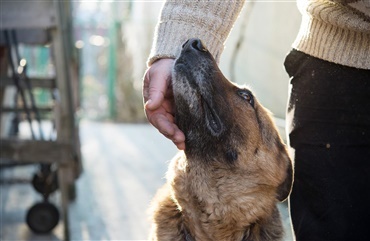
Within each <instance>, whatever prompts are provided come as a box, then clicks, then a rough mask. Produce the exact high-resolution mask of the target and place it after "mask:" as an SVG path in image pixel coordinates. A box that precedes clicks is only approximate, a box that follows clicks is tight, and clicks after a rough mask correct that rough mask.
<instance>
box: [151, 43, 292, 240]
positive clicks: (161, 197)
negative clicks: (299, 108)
mask: <svg viewBox="0 0 370 241" xmlns="http://www.w3.org/2000/svg"><path fill="white" fill-rule="evenodd" d="M173 91H174V97H175V102H176V122H177V124H178V126H179V127H180V129H181V130H182V131H184V133H185V136H186V150H185V151H184V152H180V153H179V154H178V155H177V156H176V157H175V158H174V159H173V160H172V161H171V164H170V166H169V169H168V173H167V183H166V184H165V186H164V187H163V188H162V189H161V190H159V191H158V193H157V195H156V197H155V199H154V200H153V224H152V230H151V235H150V240H161V241H190V240H194V241H241V240H244V241H247V240H253V241H267V240H271V241H272V240H281V239H282V236H283V228H282V223H281V220H280V214H279V212H278V209H277V206H276V204H277V202H279V201H282V200H284V199H286V198H287V197H288V195H289V193H290V189H291V185H292V176H293V173H292V165H291V161H290V159H289V156H288V154H287V151H286V148H285V146H284V145H283V143H282V141H281V139H280V137H279V135H278V133H277V131H276V127H275V126H274V124H273V121H272V119H271V116H270V114H269V112H268V111H267V110H266V109H265V108H264V107H262V106H261V105H260V104H259V103H258V101H257V100H256V99H255V98H254V97H253V95H252V93H251V92H250V91H249V90H248V89H246V88H242V87H239V86H236V85H235V84H233V83H231V82H230V81H228V80H227V79H226V78H225V77H224V76H223V75H222V73H221V71H220V70H219V69H218V67H217V65H216V62H215V61H214V59H213V57H212V56H211V54H210V53H209V52H208V51H207V50H206V49H205V48H204V46H203V45H202V43H201V42H200V41H199V40H197V39H191V40H189V41H188V42H187V43H185V44H184V46H183V50H182V53H181V55H180V57H179V58H178V59H177V60H176V63H175V67H174V73H173ZM245 94H246V95H245ZM248 96H249V97H248ZM243 97H245V98H243Z"/></svg>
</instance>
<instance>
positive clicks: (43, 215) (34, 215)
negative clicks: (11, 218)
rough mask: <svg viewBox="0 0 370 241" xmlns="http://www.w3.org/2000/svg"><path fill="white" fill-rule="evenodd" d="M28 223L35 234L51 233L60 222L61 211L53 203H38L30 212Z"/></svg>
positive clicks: (28, 213)
mask: <svg viewBox="0 0 370 241" xmlns="http://www.w3.org/2000/svg"><path fill="white" fill-rule="evenodd" d="M26 222H27V225H28V226H29V227H30V229H31V230H32V231H33V232H35V233H40V234H45V233H49V232H50V231H51V230H53V228H55V226H57V224H58V222H59V211H58V209H57V208H56V207H55V206H54V205H53V204H51V203H48V202H42V203H36V204H35V205H33V206H32V207H31V208H30V210H28V212H27V217H26Z"/></svg>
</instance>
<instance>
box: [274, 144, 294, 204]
mask: <svg viewBox="0 0 370 241" xmlns="http://www.w3.org/2000/svg"><path fill="white" fill-rule="evenodd" d="M281 145H283V144H281ZM282 149H283V151H282V153H280V158H281V159H280V160H279V161H281V162H282V163H285V164H286V170H285V172H286V177H285V180H284V181H283V182H282V183H281V184H280V185H279V186H278V188H277V192H276V195H277V196H276V198H277V199H278V200H279V201H280V202H283V201H285V200H286V199H287V198H288V197H289V195H290V192H291V191H292V187H293V176H294V175H293V166H292V161H291V160H290V158H289V155H288V153H287V151H286V148H285V147H284V146H283V147H282Z"/></svg>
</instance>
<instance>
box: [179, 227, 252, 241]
mask: <svg viewBox="0 0 370 241" xmlns="http://www.w3.org/2000/svg"><path fill="white" fill-rule="evenodd" d="M250 230H251V228H247V229H246V230H245V232H244V236H243V238H242V239H241V240H240V241H248V238H249V237H250V233H251V232H250ZM182 235H183V236H184V240H185V241H196V240H195V239H194V238H193V236H192V235H191V233H190V232H189V231H188V229H187V228H186V227H184V229H183V234H182Z"/></svg>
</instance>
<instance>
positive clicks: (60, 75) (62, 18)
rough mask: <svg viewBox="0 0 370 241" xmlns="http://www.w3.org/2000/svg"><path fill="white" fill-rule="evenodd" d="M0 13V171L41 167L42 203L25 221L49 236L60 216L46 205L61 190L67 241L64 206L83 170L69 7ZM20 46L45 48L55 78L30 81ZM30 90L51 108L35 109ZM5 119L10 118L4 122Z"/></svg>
mask: <svg viewBox="0 0 370 241" xmlns="http://www.w3.org/2000/svg"><path fill="white" fill-rule="evenodd" d="M1 8H2V11H1V12H2V13H1V17H0V18H1V19H0V21H1V25H0V37H1V38H0V46H1V50H2V51H1V52H2V55H1V84H0V101H1V119H2V123H1V126H2V128H1V140H0V167H1V168H5V167H12V168H15V167H16V166H18V165H26V164H37V165H38V166H39V171H38V172H37V173H35V175H34V177H33V179H32V184H33V186H34V188H35V189H36V191H38V192H39V193H40V194H41V195H42V197H43V202H40V203H37V204H35V205H34V206H33V207H31V208H30V209H29V211H28V213H27V217H26V222H27V224H28V226H29V227H30V228H31V229H32V230H33V231H34V232H36V233H47V232H50V231H51V230H52V229H53V228H54V227H55V226H56V225H57V223H58V221H59V217H60V215H59V208H57V207H56V206H55V205H53V204H51V203H50V202H49V195H50V194H51V193H52V192H54V191H56V190H57V189H59V190H60V192H61V199H62V200H61V208H60V210H61V216H62V219H63V222H64V235H65V240H69V229H68V209H67V207H68V203H69V201H70V200H73V199H74V198H75V191H76V190H75V181H76V179H77V178H78V176H79V175H80V173H81V170H82V166H81V155H80V144H79V135H78V123H77V121H76V118H75V113H76V108H77V107H78V97H77V95H78V71H77V70H78V67H77V66H78V64H77V61H76V59H77V58H76V56H75V55H74V54H75V52H74V51H75V50H74V46H73V45H72V44H71V39H70V36H71V32H72V31H71V19H72V18H71V4H70V2H69V1H58V0H49V1H1ZM20 44H32V45H45V44H48V45H49V46H50V50H51V56H52V61H53V65H54V69H55V75H54V76H52V77H50V76H47V77H44V78H30V77H28V76H27V71H26V69H27V61H29V60H25V59H23V58H22V56H21V55H20V53H19V45H20ZM10 88H13V90H14V89H15V94H14V96H15V97H14V101H13V104H12V105H10V106H9V105H7V104H6V102H9V101H5V99H6V98H5V96H6V95H5V93H6V92H7V91H8V89H10ZM34 88H42V89H45V90H48V91H50V94H51V96H53V104H52V105H51V106H48V107H43V108H40V107H38V106H37V104H36V102H35V98H34V92H33V90H34ZM45 113H48V114H45ZM5 115H10V116H11V118H4V117H5ZM43 118H49V119H50V121H51V122H52V123H53V129H54V135H53V136H54V137H53V138H46V137H45V135H44V134H43V129H42V127H41V121H42V119H43ZM5 122H8V124H9V125H6V124H7V123H5ZM21 122H23V123H24V122H26V123H28V124H29V127H30V131H31V138H30V139H21V138H19V136H18V135H17V134H18V132H17V131H18V127H19V123H21ZM6 126H8V127H6ZM35 126H36V128H35ZM37 126H38V127H37Z"/></svg>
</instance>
